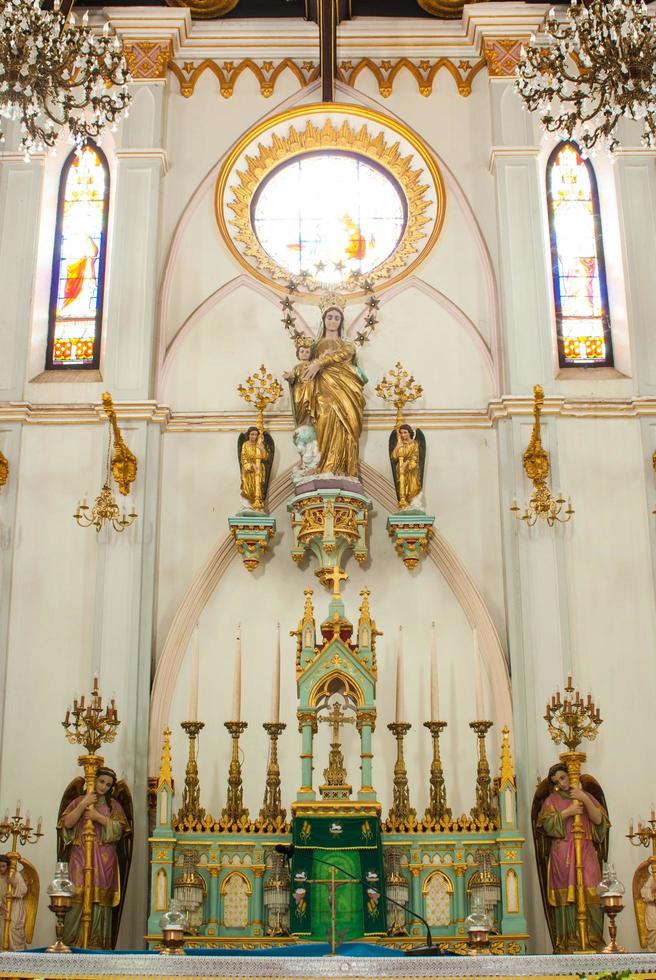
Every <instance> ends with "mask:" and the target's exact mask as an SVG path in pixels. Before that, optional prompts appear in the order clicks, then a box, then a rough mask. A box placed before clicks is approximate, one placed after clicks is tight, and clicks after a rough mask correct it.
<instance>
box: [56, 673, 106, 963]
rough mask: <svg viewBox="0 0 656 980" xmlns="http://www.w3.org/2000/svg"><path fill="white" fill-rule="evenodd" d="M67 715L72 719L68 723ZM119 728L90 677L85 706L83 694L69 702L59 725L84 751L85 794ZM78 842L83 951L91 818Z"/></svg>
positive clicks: (87, 921)
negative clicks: (81, 866) (103, 751)
mask: <svg viewBox="0 0 656 980" xmlns="http://www.w3.org/2000/svg"><path fill="white" fill-rule="evenodd" d="M71 715H72V719H73V720H71ZM119 725H120V721H119V718H118V711H117V708H116V703H115V701H114V699H113V698H112V700H111V702H110V703H109V704H108V705H107V706H106V708H105V709H104V710H103V703H102V696H101V694H100V690H99V688H98V678H97V677H96V678H94V682H93V690H92V692H91V695H90V698H89V703H88V704H85V696H84V694H83V695H82V696H81V698H80V700H79V702H78V700H77V698H76V699H75V700H74V702H73V710H72V711H71V710H70V709H68V710H67V711H66V717H65V719H64V721H63V722H62V726H63V728H64V731H65V733H66V738H67V739H68V741H69V742H72V743H73V744H76V745H83V746H84V747H85V749H86V750H87V754H86V755H81V756H78V760H77V761H78V762H79V764H80V765H81V766H82V767H83V769H84V777H85V781H86V792H87V793H93V792H95V789H96V773H97V772H98V769H99V768H100V766H101V765H102V764H103V762H104V761H105V760H104V758H103V757H102V756H101V755H98V754H97V752H98V749H99V748H100V747H101V746H102V745H103V744H104V743H105V742H113V741H114V739H115V738H116V729H117V728H118V726H119ZM82 842H83V844H84V895H83V899H82V920H81V921H82V946H83V948H85V949H86V948H87V947H88V945H89V933H90V931H91V916H92V913H93V842H94V830H93V821H92V819H91V817H88V816H87V818H86V820H85V822H84V828H83V830H82Z"/></svg>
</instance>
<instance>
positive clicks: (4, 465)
mask: <svg viewBox="0 0 656 980" xmlns="http://www.w3.org/2000/svg"><path fill="white" fill-rule="evenodd" d="M8 479H9V460H8V459H7V457H6V456H5V455H4V453H2V452H0V487H4V485H5V483H6V482H7V480H8Z"/></svg>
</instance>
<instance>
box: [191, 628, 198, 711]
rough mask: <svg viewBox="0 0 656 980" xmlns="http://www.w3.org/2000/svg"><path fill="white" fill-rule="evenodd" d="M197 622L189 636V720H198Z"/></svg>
mask: <svg viewBox="0 0 656 980" xmlns="http://www.w3.org/2000/svg"><path fill="white" fill-rule="evenodd" d="M198 659H199V658H198V623H196V625H195V626H194V632H193V636H192V638H191V688H190V690H189V721H198V669H199V665H198Z"/></svg>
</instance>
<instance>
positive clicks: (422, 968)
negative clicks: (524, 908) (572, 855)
mask: <svg viewBox="0 0 656 980" xmlns="http://www.w3.org/2000/svg"><path fill="white" fill-rule="evenodd" d="M625 970H630V971H631V973H632V974H633V976H634V977H635V978H636V980H637V978H642V977H646V975H647V974H648V975H650V976H651V977H653V976H654V974H656V954H655V953H626V954H623V955H621V956H598V955H591V956H471V957H469V956H462V957H458V958H456V957H444V958H440V957H431V958H424V957H417V958H398V959H396V958H394V959H392V958H378V957H363V958H357V959H356V958H353V957H349V956H335V957H330V956H325V957H321V958H316V957H313V958H302V957H282V956H271V957H268V956H267V957H254V956H230V957H227V956H220V955H219V956H184V957H182V956H180V957H178V956H172V957H166V956H157V955H149V956H144V955H140V954H138V953H128V954H124V955H118V956H112V954H111V953H102V954H96V953H85V954H82V955H80V954H71V955H70V956H61V955H56V954H54V953H29V952H28V953H0V980H5V978H18V977H20V978H24V980H36V978H37V977H38V978H43V977H48V978H52V980H77V978H78V977H79V978H86V977H96V976H97V977H105V978H107V980H110V978H112V977H135V978H136V977H226V978H231V977H279V978H286V977H289V978H292V977H307V978H310V977H345V976H346V977H353V978H356V977H362V978H365V977H367V978H368V977H372V978H376V977H445V978H449V977H453V978H456V977H498V978H505V977H536V978H538V977H539V978H551V977H571V978H572V980H578V978H579V976H581V975H587V976H590V975H593V974H598V973H606V972H614V971H625Z"/></svg>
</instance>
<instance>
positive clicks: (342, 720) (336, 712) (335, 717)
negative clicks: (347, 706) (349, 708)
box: [319, 701, 355, 744]
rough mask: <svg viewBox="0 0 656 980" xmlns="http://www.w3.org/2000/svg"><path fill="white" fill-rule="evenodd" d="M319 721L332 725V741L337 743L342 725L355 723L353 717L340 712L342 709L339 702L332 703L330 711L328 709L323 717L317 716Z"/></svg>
mask: <svg viewBox="0 0 656 980" xmlns="http://www.w3.org/2000/svg"><path fill="white" fill-rule="evenodd" d="M319 721H325V722H326V723H327V724H328V725H331V726H332V729H333V737H332V741H333V743H337V744H339V730H340V728H341V726H342V725H353V724H354V723H355V718H347V717H346V715H344V714H342V709H341V707H340V705H339V702H337V701H336V702H335V703H334V704H333V708H332V711H330V712H329V713H328V714H327V715H326V717H325V718H319Z"/></svg>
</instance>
